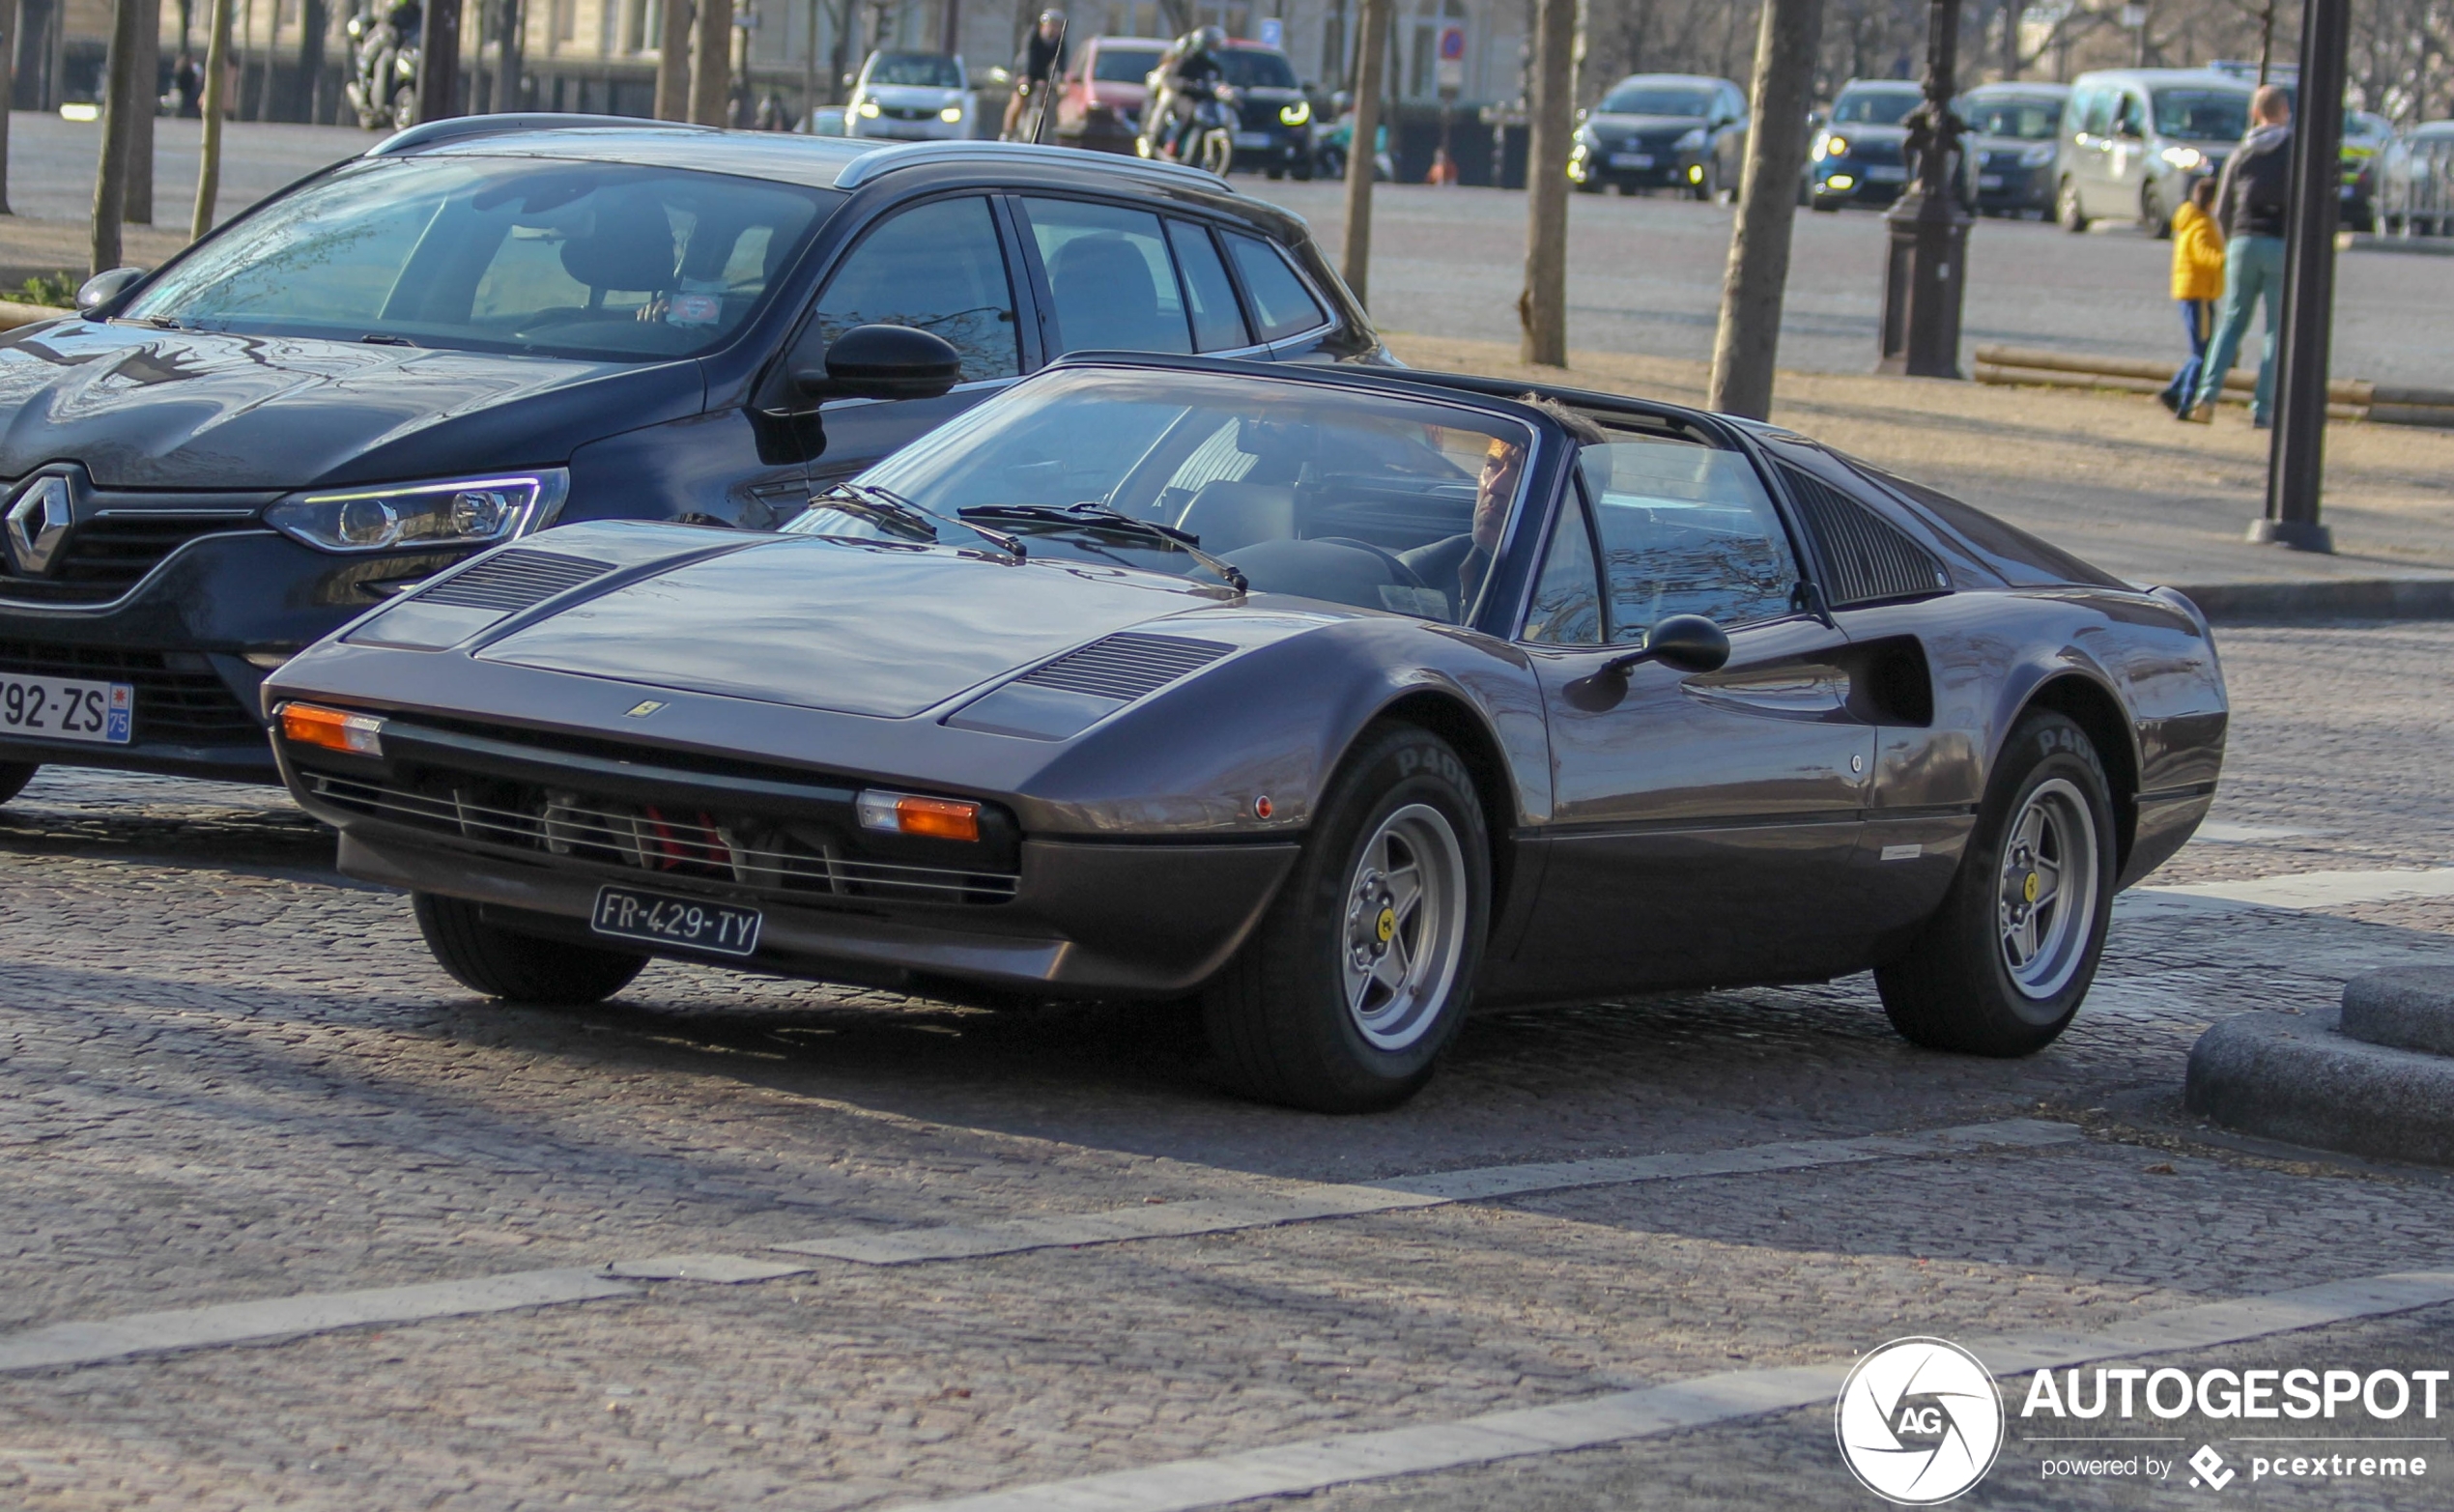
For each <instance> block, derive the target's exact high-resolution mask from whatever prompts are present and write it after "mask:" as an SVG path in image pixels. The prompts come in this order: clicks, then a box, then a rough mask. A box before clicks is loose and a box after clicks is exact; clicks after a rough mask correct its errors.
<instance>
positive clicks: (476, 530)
mask: <svg viewBox="0 0 2454 1512" xmlns="http://www.w3.org/2000/svg"><path fill="white" fill-rule="evenodd" d="M570 484H571V475H570V474H569V473H568V472H565V471H563V470H562V469H560V468H544V469H540V470H538V471H534V472H528V473H523V474H520V475H519V476H516V477H483V478H469V479H465V480H461V481H454V482H442V483H401V484H395V485H392V486H390V487H377V488H354V489H335V490H333V491H331V492H329V493H318V494H294V495H292V496H291V497H289V498H288V499H282V500H281V501H280V502H278V503H276V504H274V505H273V506H272V507H271V508H270V509H268V510H266V511H265V512H264V523H265V524H267V525H269V526H271V527H272V528H274V529H276V530H279V531H281V532H282V533H283V534H285V535H288V536H290V537H292V538H293V539H295V540H300V541H304V542H305V543H306V544H307V545H309V546H313V547H316V548H318V549H319V550H322V551H328V552H382V551H401V550H407V549H414V548H416V547H421V546H427V547H453V546H485V545H490V544H492V543H494V542H496V541H504V540H509V539H510V538H511V537H513V536H515V535H526V534H528V532H529V531H530V530H535V529H541V528H544V527H545V526H547V525H550V524H552V523H553V520H554V516H555V512H556V510H558V509H560V508H561V507H562V496H563V494H564V493H565V492H566V491H567V490H568V489H569V487H570Z"/></svg>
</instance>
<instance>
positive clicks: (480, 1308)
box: [0, 1262, 756, 1373]
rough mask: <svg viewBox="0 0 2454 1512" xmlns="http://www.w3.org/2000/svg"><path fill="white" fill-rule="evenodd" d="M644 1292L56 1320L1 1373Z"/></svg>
mask: <svg viewBox="0 0 2454 1512" xmlns="http://www.w3.org/2000/svg"><path fill="white" fill-rule="evenodd" d="M755 1263H756V1262H753V1264H755ZM639 1291H640V1289H639V1288H638V1287H636V1286H628V1285H625V1284H623V1283H622V1282H620V1281H616V1280H613V1279H611V1278H609V1277H608V1276H606V1275H605V1274H604V1273H603V1272H601V1271H596V1270H584V1269H565V1270H512V1271H507V1272H505V1273H503V1274H501V1275H487V1276H476V1277H473V1278H471V1279H470V1280H467V1281H430V1282H426V1283H423V1284H421V1285H416V1286H386V1287H378V1288H376V1289H374V1290H372V1291H364V1292H310V1293H308V1294H306V1295H305V1296H302V1297H273V1298H265V1299H264V1300H262V1301H254V1302H224V1303H222V1304H220V1305H218V1306H214V1307H188V1308H182V1309H180V1310H178V1311H174V1312H152V1313H131V1314H129V1315H128V1316H127V1317H124V1318H105V1319H101V1320H100V1321H97V1322H93V1323H55V1324H52V1325H51V1326H49V1327H43V1328H30V1329H28V1330H26V1331H25V1332H23V1333H13V1334H9V1335H6V1336H0V1373H6V1372H9V1371H15V1370H42V1369H44V1368H46V1367H50V1366H55V1365H97V1364H100V1363H101V1362H103V1361H105V1360H113V1359H124V1358H127V1357H128V1356H129V1355H161V1354H167V1353H169V1352H171V1351H174V1350H193V1349H209V1348H212V1347H214V1346H216V1345H227V1344H256V1343H263V1342H267V1341H270V1340H273V1339H287V1338H295V1337H297V1336H299V1335H300V1334H304V1333H328V1332H331V1331H332V1330H333V1329H335V1328H362V1327H368V1326H370V1325H373V1324H385V1323H419V1322H423V1321H425V1320H427V1319H430V1318H463V1317H469V1316H471V1315H473V1314H477V1313H496V1312H509V1311H511V1310H512V1309H514V1308H520V1307H548V1306H552V1305H554V1304H556V1303H557V1302H586V1301H595V1300H597V1299H599V1298H608V1297H636V1296H638V1295H639Z"/></svg>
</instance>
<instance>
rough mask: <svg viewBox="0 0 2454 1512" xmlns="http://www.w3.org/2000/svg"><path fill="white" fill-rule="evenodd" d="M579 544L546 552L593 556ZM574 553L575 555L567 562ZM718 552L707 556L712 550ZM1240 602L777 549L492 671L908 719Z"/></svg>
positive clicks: (526, 637)
mask: <svg viewBox="0 0 2454 1512" xmlns="http://www.w3.org/2000/svg"><path fill="white" fill-rule="evenodd" d="M601 528H604V527H578V528H574V529H572V530H568V531H563V530H556V531H548V532H546V533H545V534H544V535H541V536H538V537H535V538H533V540H532V542H531V543H530V544H532V545H533V546H534V547H535V548H536V549H538V550H544V551H556V552H564V553H571V554H574V555H582V556H585V555H586V550H587V544H588V537H587V535H586V534H585V533H583V532H585V531H590V530H595V529H601ZM566 543H567V544H566ZM699 544H702V545H703V541H702V542H700V543H699ZM1232 597H1233V595H1232V594H1231V593H1230V592H1229V590H1227V589H1225V588H1223V587H1216V586H1213V585H1203V584H1197V583H1192V582H1187V581H1184V580H1181V579H1176V578H1170V577H1166V576H1163V575H1160V574H1156V573H1148V572H1139V571H1133V570H1130V569H1115V568H1107V567H1099V566H1092V565H1088V564H1085V563H1081V562H1073V561H1058V560H1055V559H1053V558H1040V559H1034V560H1030V561H1025V562H1011V561H1008V560H1007V559H1006V558H1005V557H1004V556H1002V555H1001V554H998V553H996V552H993V551H969V550H956V549H952V548H917V547H905V546H895V545H885V544H863V543H850V542H842V541H831V540H819V539H816V538H812V537H799V538H796V537H790V536H785V537H777V538H772V539H769V540H766V541H763V542H760V543H759V544H757V545H754V546H750V547H746V548H744V549H742V550H740V551H735V552H729V553H727V554H725V555H724V556H716V557H712V558H710V557H704V556H701V557H699V558H698V559H695V560H690V561H686V562H684V563H682V564H680V565H677V566H674V567H671V568H670V569H667V570H663V571H658V572H654V573H652V574H651V575H649V576H647V577H644V578H632V579H630V580H629V581H627V582H624V583H623V584H622V585H620V586H618V587H616V588H614V589H613V591H611V592H607V593H602V594H599V595H597V596H595V597H592V598H585V599H581V600H579V601H578V602H576V603H575V604H573V606H572V607H570V608H568V609H565V610H563V611H561V612H560V613H555V614H552V615H550V616H548V617H547V618H544V619H541V620H534V621H531V622H529V623H528V624H525V625H522V626H521V627H520V628H518V629H516V630H514V631H513V632H512V633H510V634H509V635H506V636H503V637H501V638H500V639H499V640H496V641H495V642H492V643H491V644H488V645H486V646H485V647H484V648H483V649H482V650H480V651H478V652H477V653H476V654H477V655H478V657H479V658H480V659H482V660H485V661H492V662H501V663H506V664H509V665H513V666H519V667H531V668H536V669H539V670H547V671H557V672H572V673H577V674H579V675H581V676H586V677H606V678H612V679H614V680H616V681H621V682H629V683H637V684H640V685H642V686H644V687H650V688H672V689H679V690H682V691H685V692H692V693H712V694H722V695H726V696H728V697H733V698H743V699H759V700H761V701H763V702H769V703H785V704H792V705H796V706H798V707H802V708H811V709H827V710H832V711H835V712H838V713H843V714H866V715H871V716H875V717H879V718H886V719H902V718H908V717H910V716H912V715H915V714H919V713H922V712H924V711H925V710H927V709H930V708H933V707H935V706H937V705H939V704H941V703H944V702H946V701H947V700H948V699H953V698H955V697H956V695H958V694H961V693H963V692H965V691H967V690H969V689H971V688H975V687H978V686H979V685H981V684H982V683H984V682H988V681H990V680H992V679H995V678H998V677H1001V676H1004V675H1005V674H1007V673H1009V672H1013V671H1018V670H1022V669H1024V668H1027V667H1032V666H1036V665H1037V664H1039V663H1041V662H1043V661H1046V660H1047V659H1049V658H1050V657H1053V656H1056V655H1058V654H1060V653H1062V652H1064V651H1067V650H1070V649H1071V648H1072V647H1074V646H1076V645H1079V644H1081V643H1083V642H1087V641H1095V640H1098V639H1099V637H1101V636H1104V635H1109V634H1112V633H1114V632H1116V631H1119V630H1124V629H1127V628H1128V627H1130V626H1133V625H1137V624H1141V623H1142V622H1144V621H1146V620H1150V619H1156V618H1158V617H1160V616H1162V615H1167V614H1174V613H1182V612H1183V611H1184V610H1187V609H1194V608H1199V607H1201V606H1203V605H1205V604H1212V603H1217V602H1221V601H1222V600H1226V599H1230V598H1232Z"/></svg>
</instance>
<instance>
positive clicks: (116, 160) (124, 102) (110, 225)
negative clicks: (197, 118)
mask: <svg viewBox="0 0 2454 1512" xmlns="http://www.w3.org/2000/svg"><path fill="white" fill-rule="evenodd" d="M144 19H145V0H114V3H113V4H112V6H111V50H110V54H109V57H108V60H107V63H106V66H105V74H106V77H107V82H106V83H105V84H104V85H103V90H102V158H101V161H100V163H99V164H98V165H97V166H96V168H95V170H94V255H93V258H92V265H93V266H92V271H93V272H96V273H106V272H109V271H111V270H112V269H114V268H117V267H118V266H119V265H120V244H119V233H120V212H121V210H122V209H123V207H124V205H125V202H126V200H127V197H128V136H129V132H128V110H129V109H130V108H131V107H132V106H133V105H134V103H135V97H136V33H137V29H138V28H139V27H140V26H141V25H142V24H143V23H144Z"/></svg>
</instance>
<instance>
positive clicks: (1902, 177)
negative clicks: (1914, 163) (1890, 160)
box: [1866, 165, 1909, 184]
mask: <svg viewBox="0 0 2454 1512" xmlns="http://www.w3.org/2000/svg"><path fill="white" fill-rule="evenodd" d="M1908 181H1909V171H1908V170H1907V169H1906V168H1894V167H1891V166H1888V165H1877V166H1875V167H1872V168H1869V169H1868V170H1867V171H1866V182H1867V183H1869V184H1906V183H1907V182H1908Z"/></svg>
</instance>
